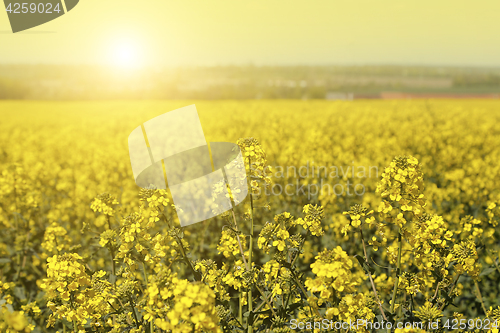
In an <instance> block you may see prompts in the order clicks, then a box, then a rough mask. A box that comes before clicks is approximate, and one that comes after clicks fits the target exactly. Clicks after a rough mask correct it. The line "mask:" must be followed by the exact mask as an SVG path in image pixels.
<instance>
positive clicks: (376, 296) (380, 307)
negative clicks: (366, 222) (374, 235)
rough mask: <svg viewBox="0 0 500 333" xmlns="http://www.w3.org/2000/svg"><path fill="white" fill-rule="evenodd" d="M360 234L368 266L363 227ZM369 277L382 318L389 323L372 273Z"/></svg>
mask: <svg viewBox="0 0 500 333" xmlns="http://www.w3.org/2000/svg"><path fill="white" fill-rule="evenodd" d="M359 232H360V234H361V242H362V243H363V252H364V254H365V262H366V265H368V255H367V254H366V245H365V239H364V237H363V230H361V227H359ZM368 277H369V278H370V284H371V285H372V290H373V294H375V301H376V302H377V304H378V307H379V310H380V313H381V314H382V317H383V318H384V320H385V321H387V317H386V316H385V312H384V308H382V303H381V302H380V299H379V298H378V294H377V288H376V287H375V282H374V281H373V278H372V275H371V273H370V272H368Z"/></svg>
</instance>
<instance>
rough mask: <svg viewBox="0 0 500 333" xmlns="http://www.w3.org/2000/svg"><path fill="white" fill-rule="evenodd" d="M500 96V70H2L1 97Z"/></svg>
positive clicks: (38, 67)
mask: <svg viewBox="0 0 500 333" xmlns="http://www.w3.org/2000/svg"><path fill="white" fill-rule="evenodd" d="M379 98H383V99H411V98H413V99H415V98H496V99H497V98H500V69H499V68H496V67H492V68H490V67H478V66H475V67H463V66H462V67H452V66H396V65H393V66H376V65H357V66H319V65H316V66H313V65H309V66H305V65H302V66H269V65H267V66H256V65H238V66H236V65H234V66H227V65H226V66H181V67H146V68H140V69H138V68H116V67H110V66H102V65H49V64H46V65H35V64H33V65H27V64H24V65H15V64H10V65H9V64H0V99H30V100H103V99H104V100H105V99H122V100H123V99H127V100H130V99H177V100H182V99H197V100H216V99H238V100H241V99H330V100H352V99H379Z"/></svg>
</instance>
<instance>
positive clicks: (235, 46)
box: [0, 0, 500, 67]
mask: <svg viewBox="0 0 500 333" xmlns="http://www.w3.org/2000/svg"><path fill="white" fill-rule="evenodd" d="M0 6H2V8H3V5H2V4H1V3H0ZM1 63H3V64H5V63H33V64H38V63H51V64H104V65H110V66H126V67H142V66H148V67H164V66H177V65H188V66H198V65H239V64H255V65H298V64H304V65H322V64H334V65H335V64H338V65H344V64H346V65H370V64H394V65H450V66H500V1H498V0H476V1H471V0H418V1H416V0H397V1H396V0H378V1H375V0H370V1H369V0H307V1H306V0H142V1H139V0H135V1H132V0H81V1H80V3H79V4H78V5H77V6H76V7H75V8H74V9H73V10H72V11H70V12H68V13H67V14H65V15H63V16H62V17H60V18H58V19H56V20H54V21H51V22H49V23H46V24H44V25H41V26H39V27H35V28H33V29H30V30H27V31H25V32H19V33H16V34H13V33H12V32H11V30H10V25H9V20H8V17H7V13H6V12H4V11H3V10H2V12H0V64H1Z"/></svg>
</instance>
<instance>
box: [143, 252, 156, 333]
mask: <svg viewBox="0 0 500 333" xmlns="http://www.w3.org/2000/svg"><path fill="white" fill-rule="evenodd" d="M142 271H143V273H144V281H145V282H146V289H147V288H148V272H147V271H146V263H145V262H144V261H143V262H142ZM149 331H150V333H153V332H154V320H153V319H151V321H150V322H149Z"/></svg>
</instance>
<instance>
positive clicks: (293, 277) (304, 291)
mask: <svg viewBox="0 0 500 333" xmlns="http://www.w3.org/2000/svg"><path fill="white" fill-rule="evenodd" d="M290 272H291V273H292V279H293V282H295V285H296V286H297V287H299V288H300V290H301V291H302V293H303V294H304V295H305V296H306V298H308V297H309V294H308V293H307V291H306V290H305V289H304V287H303V286H302V283H300V281H299V279H297V277H296V276H295V273H294V272H292V271H290ZM309 307H310V308H313V307H312V306H311V304H309ZM314 312H315V313H316V315H317V316H318V317H321V314H320V313H319V310H318V309H316V308H314Z"/></svg>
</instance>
